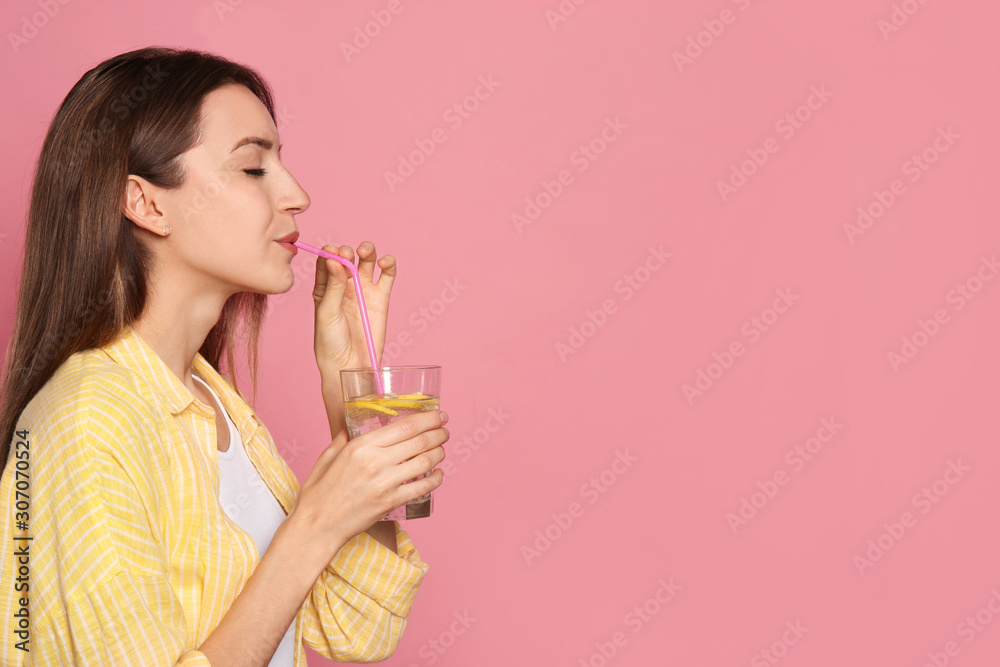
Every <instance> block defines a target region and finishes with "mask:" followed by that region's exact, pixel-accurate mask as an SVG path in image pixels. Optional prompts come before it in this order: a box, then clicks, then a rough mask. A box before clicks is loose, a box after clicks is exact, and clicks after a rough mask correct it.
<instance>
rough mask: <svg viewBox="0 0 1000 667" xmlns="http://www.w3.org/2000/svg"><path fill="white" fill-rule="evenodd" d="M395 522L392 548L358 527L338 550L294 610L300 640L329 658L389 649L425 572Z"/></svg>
mask: <svg viewBox="0 0 1000 667" xmlns="http://www.w3.org/2000/svg"><path fill="white" fill-rule="evenodd" d="M393 523H394V524H395V528H396V553H393V552H392V550H391V549H388V548H387V547H386V546H385V545H383V544H381V543H380V542H379V541H378V540H376V539H375V538H373V537H371V536H370V535H368V533H364V532H363V533H360V534H358V535H356V536H354V537H353V538H351V540H349V541H348V542H347V544H345V545H344V547H343V548H342V549H341V550H340V551H338V552H337V555H336V556H335V557H334V559H333V560H332V561H331V562H330V563H329V564H328V565H327V566H326V568H325V569H324V570H323V572H322V573H321V574H320V576H319V579H317V580H316V583H315V585H314V586H313V588H312V591H311V592H310V593H309V595H308V596H307V597H306V600H305V603H304V604H303V606H302V609H301V610H300V614H299V622H300V623H302V625H303V635H302V637H303V641H304V643H305V644H306V646H308V647H309V648H311V649H313V650H315V651H316V652H317V653H319V654H320V655H322V656H324V657H326V658H329V659H331V660H338V661H342V662H348V661H349V662H377V661H380V660H385V659H386V658H388V657H389V656H390V655H392V653H393V651H395V650H396V645H397V644H398V643H399V639H400V637H401V636H402V634H403V629H404V628H405V627H406V617H407V615H408V614H409V612H410V606H411V605H412V604H413V599H414V598H415V597H416V595H417V590H418V588H419V587H420V583H421V582H422V581H423V578H424V576H425V575H426V574H427V569H428V568H427V564H426V563H424V562H423V561H421V560H420V554H419V553H418V552H417V550H416V548H415V547H414V546H413V543H412V542H411V541H410V537H409V535H407V534H406V531H404V530H402V529H401V528H400V527H399V523H398V522H393Z"/></svg>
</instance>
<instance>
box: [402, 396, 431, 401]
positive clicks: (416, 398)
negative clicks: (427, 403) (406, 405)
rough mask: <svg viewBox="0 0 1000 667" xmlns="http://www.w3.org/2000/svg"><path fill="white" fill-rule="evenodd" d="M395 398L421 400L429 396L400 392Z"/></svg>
mask: <svg viewBox="0 0 1000 667" xmlns="http://www.w3.org/2000/svg"><path fill="white" fill-rule="evenodd" d="M396 398H401V399H403V400H404V401H421V400H424V399H427V398H430V396H428V395H427V394H400V395H399V396H397V397H396Z"/></svg>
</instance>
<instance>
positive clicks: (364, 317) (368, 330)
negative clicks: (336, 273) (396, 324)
mask: <svg viewBox="0 0 1000 667" xmlns="http://www.w3.org/2000/svg"><path fill="white" fill-rule="evenodd" d="M294 245H295V246H297V247H299V248H302V249H303V250H306V251H308V252H311V253H313V254H315V255H319V256H320V257H326V258H327V259H332V260H334V261H337V262H340V263H341V264H343V265H344V266H346V267H347V270H348V271H350V272H351V277H352V278H354V293H355V294H356V295H357V296H358V307H359V308H360V310H361V325H362V327H364V330H365V344H367V345H368V358H369V359H370V360H371V362H372V369H373V370H374V371H376V373H375V385H376V387H377V388H378V395H379V396H380V397H381V396H385V388H384V386H383V384H382V373H380V372H378V371H379V370H381V369H379V367H378V359H376V358H375V343H374V341H373V340H372V327H371V325H370V324H369V323H368V307H367V306H366V305H365V295H364V294H363V293H362V291H361V280H359V279H358V267H356V266H354V263H353V262H351V261H350V260H348V259H344V258H343V257H341V256H340V255H335V254H333V253H332V252H330V251H328V250H323V249H322V248H317V247H316V246H311V245H309V244H308V243H303V242H302V241H296V242H295V243H294Z"/></svg>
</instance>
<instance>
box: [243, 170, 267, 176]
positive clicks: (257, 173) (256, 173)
mask: <svg viewBox="0 0 1000 667" xmlns="http://www.w3.org/2000/svg"><path fill="white" fill-rule="evenodd" d="M243 172H244V173H246V174H250V175H251V176H254V177H260V176H263V175H264V174H266V173H267V170H266V169H244V170H243Z"/></svg>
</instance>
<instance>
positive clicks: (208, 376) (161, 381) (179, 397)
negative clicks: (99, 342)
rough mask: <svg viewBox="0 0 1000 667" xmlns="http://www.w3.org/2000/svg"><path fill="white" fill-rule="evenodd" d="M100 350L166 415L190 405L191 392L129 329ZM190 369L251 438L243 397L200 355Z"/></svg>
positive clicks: (252, 421) (251, 419) (251, 420)
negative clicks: (156, 400)
mask: <svg viewBox="0 0 1000 667" xmlns="http://www.w3.org/2000/svg"><path fill="white" fill-rule="evenodd" d="M102 349H103V351H104V352H105V354H107V355H108V356H109V357H111V358H112V359H113V360H114V361H115V362H116V363H118V364H119V365H121V366H124V367H126V368H128V369H129V370H131V371H133V372H134V373H135V374H136V375H138V376H139V377H140V378H141V379H142V380H143V381H144V382H145V384H146V386H147V387H148V389H149V391H150V392H152V393H153V394H155V395H156V396H157V397H159V398H160V400H162V401H163V403H164V404H165V405H166V406H167V408H168V409H169V410H170V414H172V415H178V414H180V413H181V412H183V411H184V410H186V409H187V408H188V406H190V405H191V404H192V403H193V402H194V400H195V395H194V394H193V393H192V392H191V390H190V389H188V388H187V387H186V386H185V385H184V383H183V382H181V380H180V378H178V377H177V376H176V375H174V372H173V371H172V370H170V367H169V366H167V364H166V363H164V361H163V360H162V359H160V357H159V355H157V354H156V352H155V351H154V350H153V348H151V347H150V346H149V344H148V343H146V341H145V340H143V339H142V337H141V336H139V334H138V333H136V331H135V330H134V329H133V328H132V327H130V326H126V327H125V329H124V330H123V331H122V333H121V335H120V336H119V337H118V338H117V339H116V340H115V341H113V342H112V343H110V344H108V345H106V346H104V347H103V348H102ZM192 367H193V370H194V372H195V374H196V375H198V376H199V377H200V378H201V379H202V380H204V381H205V382H207V383H208V385H209V386H210V387H212V389H214V390H215V393H216V394H218V395H219V398H220V399H222V403H223V405H224V407H225V408H226V411H227V412H228V413H229V416H230V417H231V418H232V420H233V423H235V424H236V425H237V427H238V428H239V429H240V430H241V431H246V432H247V435H252V432H253V431H255V430H256V425H257V417H256V415H255V414H254V413H253V410H252V409H251V408H250V406H249V405H247V402H246V400H245V399H244V397H243V396H242V395H240V394H238V393H237V392H236V391H235V390H234V389H233V388H232V387H231V386H230V384H229V382H228V381H227V380H226V379H225V378H223V377H222V375H220V374H219V372H218V371H216V370H215V368H213V367H212V364H210V363H208V360H207V359H205V357H203V356H202V355H201V353H200V352H198V353H195V356H194V360H193V362H192Z"/></svg>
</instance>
